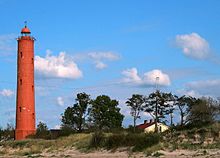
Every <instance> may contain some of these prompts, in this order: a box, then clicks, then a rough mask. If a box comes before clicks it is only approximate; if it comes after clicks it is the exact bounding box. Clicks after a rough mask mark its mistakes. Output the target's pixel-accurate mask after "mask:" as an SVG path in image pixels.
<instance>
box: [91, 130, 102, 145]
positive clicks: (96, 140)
mask: <svg viewBox="0 0 220 158" xmlns="http://www.w3.org/2000/svg"><path fill="white" fill-rule="evenodd" d="M104 140H105V137H104V134H103V133H102V132H95V133H94V134H93V135H92V138H91V141H90V145H89V146H90V148H97V147H102V146H103V142H104Z"/></svg>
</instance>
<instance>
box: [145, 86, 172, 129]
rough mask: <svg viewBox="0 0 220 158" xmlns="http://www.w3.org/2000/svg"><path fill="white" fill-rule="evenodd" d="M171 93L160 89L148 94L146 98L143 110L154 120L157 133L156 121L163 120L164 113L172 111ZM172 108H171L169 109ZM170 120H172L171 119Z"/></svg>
mask: <svg viewBox="0 0 220 158" xmlns="http://www.w3.org/2000/svg"><path fill="white" fill-rule="evenodd" d="M172 101H173V100H172V94H171V93H164V92H160V91H158V90H157V91H156V92H153V93H151V94H149V96H148V97H147V98H146V105H145V112H148V113H149V114H150V115H151V116H152V118H153V119H154V121H155V132H156V133H158V126H157V123H158V122H165V121H164V120H163V119H165V115H168V114H172V113H173V108H172V107H173V102H172ZM171 109H172V110H171ZM171 122H172V121H171Z"/></svg>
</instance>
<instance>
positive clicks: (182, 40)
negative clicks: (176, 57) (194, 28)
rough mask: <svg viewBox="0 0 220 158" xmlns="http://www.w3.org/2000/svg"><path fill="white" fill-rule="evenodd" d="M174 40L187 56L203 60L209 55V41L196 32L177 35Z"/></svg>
mask: <svg viewBox="0 0 220 158" xmlns="http://www.w3.org/2000/svg"><path fill="white" fill-rule="evenodd" d="M175 42H176V45H177V47H179V48H181V49H182V51H183V53H184V54H185V55H186V56H187V57H190V58H194V59H199V60H203V59H207V58H210V56H211V49H210V47H209V43H208V42H207V41H206V40H205V39H204V38H202V37H201V36H200V35H199V34H197V33H191V34H184V35H177V36H176V39H175Z"/></svg>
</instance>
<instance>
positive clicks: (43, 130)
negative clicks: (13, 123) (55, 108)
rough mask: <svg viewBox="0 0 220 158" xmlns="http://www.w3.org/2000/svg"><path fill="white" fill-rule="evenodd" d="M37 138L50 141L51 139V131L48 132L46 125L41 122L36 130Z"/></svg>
mask: <svg viewBox="0 0 220 158" xmlns="http://www.w3.org/2000/svg"><path fill="white" fill-rule="evenodd" d="M35 137H36V138H43V139H48V138H50V131H49V130H48V127H47V125H46V123H43V122H41V121H40V122H39V124H38V125H37V130H36V135H35Z"/></svg>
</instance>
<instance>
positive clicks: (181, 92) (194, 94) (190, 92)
mask: <svg viewBox="0 0 220 158" xmlns="http://www.w3.org/2000/svg"><path fill="white" fill-rule="evenodd" d="M177 94H179V95H181V96H182V95H186V96H191V97H195V98H200V97H202V95H201V94H199V93H198V92H197V91H195V90H192V89H191V90H186V89H180V90H177Z"/></svg>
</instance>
